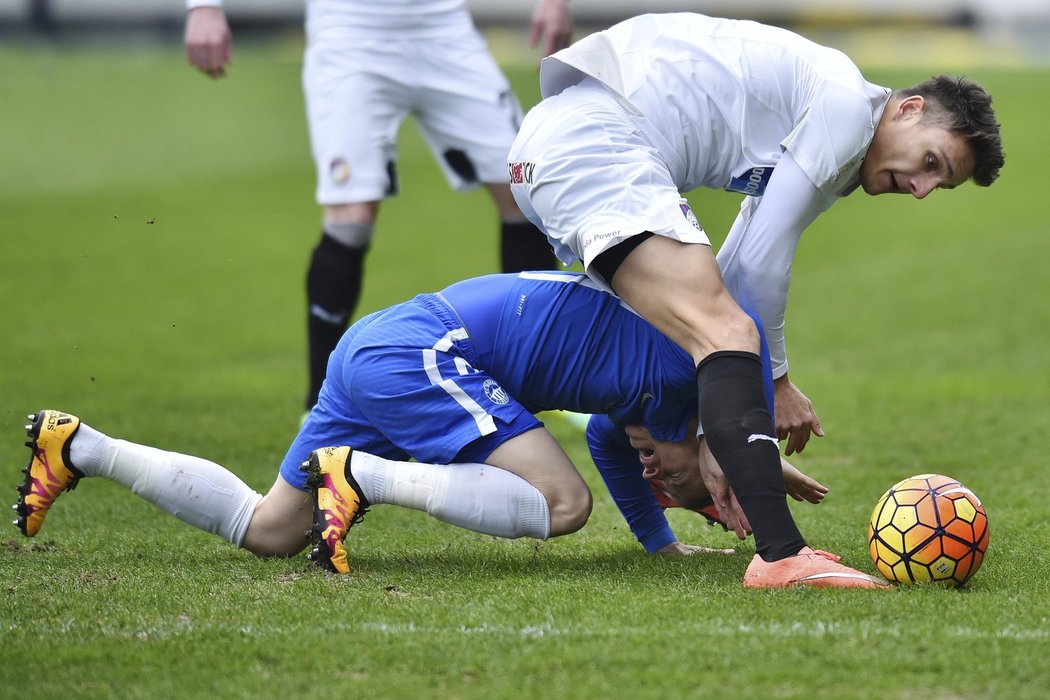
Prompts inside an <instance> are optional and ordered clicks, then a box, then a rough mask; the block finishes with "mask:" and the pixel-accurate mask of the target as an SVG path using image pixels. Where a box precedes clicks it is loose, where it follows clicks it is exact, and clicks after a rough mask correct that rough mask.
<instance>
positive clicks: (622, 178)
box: [509, 83, 710, 286]
mask: <svg viewBox="0 0 1050 700" xmlns="http://www.w3.org/2000/svg"><path fill="white" fill-rule="evenodd" d="M509 160H510V178H511V192H513V194H514V199H515V200H516V201H517V203H518V206H519V207H520V208H521V210H522V212H523V213H524V214H525V215H526V216H527V217H528V218H529V220H531V221H532V223H534V224H536V226H538V227H539V228H540V229H541V230H542V231H545V232H546V234H547V237H548V238H549V239H550V241H551V244H552V245H553V246H554V252H555V253H556V254H557V255H558V258H559V259H560V260H561V261H562V262H564V263H565V264H567V265H568V264H571V263H572V262H574V261H576V260H582V261H583V264H584V267H585V269H587V270H588V273H589V274H590V265H591V262H593V260H594V258H595V257H597V256H598V255H599V254H600V253H602V252H604V251H605V250H608V249H609V248H611V247H613V246H614V245H616V244H617V243H620V242H622V241H624V240H626V239H627V238H630V237H632V236H635V235H638V234H640V233H643V232H645V231H650V232H652V233H654V234H657V235H660V236H667V237H668V238H673V239H675V240H678V241H682V242H684V243H701V244H704V245H710V241H709V240H708V238H707V234H706V233H704V230H703V229H702V228H701V226H700V224H699V222H698V221H697V220H696V217H695V216H694V215H693V213H692V211H691V210H690V209H689V206H688V204H687V203H686V200H685V199H683V198H682V196H681V194H680V193H679V191H678V188H677V187H676V186H675V183H674V181H673V180H672V177H671V172H670V170H669V169H668V167H667V165H666V164H665V163H664V161H663V160H662V159H661V158H660V155H659V153H658V152H657V150H656V149H655V148H654V147H653V145H652V144H651V142H650V141H649V140H648V139H647V138H646V136H645V135H644V134H643V133H642V131H641V130H640V129H639V128H638V126H637V125H636V124H635V123H634V122H633V121H632V117H631V116H630V115H629V114H628V113H627V111H626V110H625V109H624V108H623V106H621V105H620V103H619V102H618V101H617V100H616V99H615V98H614V97H613V96H612V95H611V94H610V93H609V92H608V91H607V90H605V88H603V87H601V86H600V85H598V84H593V83H592V84H589V85H588V84H585V85H577V86H573V87H570V88H568V89H566V90H565V91H564V92H562V93H560V94H558V95H554V96H552V97H548V98H547V99H545V100H544V101H543V102H541V103H540V104H539V105H537V106H536V107H534V108H533V109H532V110H530V111H529V113H528V114H527V115H526V116H525V119H524V121H523V122H522V125H521V129H520V131H519V132H518V137H517V139H516V140H515V142H514V145H513V146H512V147H511V152H510V158H509ZM592 277H594V279H595V281H597V282H599V283H600V284H602V285H603V286H607V285H605V282H604V280H601V279H598V278H599V277H600V275H592Z"/></svg>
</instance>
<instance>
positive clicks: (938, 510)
mask: <svg viewBox="0 0 1050 700" xmlns="http://www.w3.org/2000/svg"><path fill="white" fill-rule="evenodd" d="M868 549H869V551H870V552H871V559H872V561H874V562H875V566H876V568H878V570H879V573H881V574H882V575H883V576H885V577H886V578H887V579H888V580H890V581H895V582H897V583H929V582H934V583H943V584H948V585H952V586H961V585H962V584H964V583H966V581H967V580H969V578H970V577H971V576H973V575H974V573H976V572H977V569H979V568H980V567H981V562H983V561H984V553H985V551H986V550H987V549H988V516H987V515H986V514H985V512H984V506H983V505H981V500H980V499H979V498H977V496H976V495H975V494H974V492H973V491H971V490H970V489H968V488H966V487H965V486H963V485H962V484H961V483H959V482H958V481H956V480H955V479H952V478H951V477H948V476H943V475H941V474H919V475H918V476H913V477H910V478H908V479H905V480H903V481H901V482H899V483H897V484H894V485H893V486H891V487H890V489H889V490H888V491H887V492H886V493H884V494H883V495H882V498H880V499H879V501H878V503H876V504H875V510H874V511H872V513H871V520H870V521H869V523H868Z"/></svg>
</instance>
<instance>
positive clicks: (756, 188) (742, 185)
mask: <svg viewBox="0 0 1050 700" xmlns="http://www.w3.org/2000/svg"><path fill="white" fill-rule="evenodd" d="M772 174H773V166H772V165H760V166H758V167H756V168H751V169H750V170H745V171H744V172H743V174H741V175H737V176H736V177H734V178H733V179H732V180H730V181H729V184H728V185H726V189H727V190H729V191H730V192H739V193H740V194H746V195H748V196H750V197H761V196H762V195H763V194H764V193H765V191H766V185H768V184H769V176H770V175H772Z"/></svg>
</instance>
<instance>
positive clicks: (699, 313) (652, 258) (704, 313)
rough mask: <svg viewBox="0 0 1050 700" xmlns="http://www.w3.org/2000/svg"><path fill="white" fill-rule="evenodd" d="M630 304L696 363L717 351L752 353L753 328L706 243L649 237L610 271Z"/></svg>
mask: <svg viewBox="0 0 1050 700" xmlns="http://www.w3.org/2000/svg"><path fill="white" fill-rule="evenodd" d="M612 286H613V288H614V290H615V291H616V293H617V294H618V295H619V296H620V297H621V298H622V299H624V301H626V302H627V303H628V304H629V305H630V306H631V308H633V309H634V310H635V311H637V312H638V313H639V314H641V315H642V317H643V318H645V319H646V320H647V321H649V322H650V323H652V324H653V325H654V326H656V328H657V329H659V330H660V331H662V332H663V333H664V334H665V335H667V336H668V337H669V338H671V340H673V341H675V343H677V344H678V345H679V346H680V347H682V348H683V349H685V350H686V351H687V352H689V353H690V355H691V356H692V357H693V360H694V361H696V362H699V361H700V360H701V359H703V358H704V357H706V356H707V355H708V354H710V353H712V352H715V351H718V350H742V351H746V352H753V353H756V354H757V353H758V351H759V337H758V331H757V329H756V328H755V324H754V322H753V321H752V319H751V318H750V317H749V316H748V315H747V314H746V313H744V312H743V311H742V310H741V309H740V307H739V306H738V305H737V303H736V301H735V300H734V299H733V297H732V296H731V295H730V294H729V292H728V290H727V289H726V288H725V285H724V284H723V281H722V275H721V272H720V271H719V268H718V263H717V262H716V260H715V256H714V253H713V251H712V250H711V247H710V246H708V245H701V244H697V243H683V242H681V241H677V240H674V239H672V238H669V237H666V236H652V237H650V238H648V239H646V240H645V241H643V242H642V243H641V245H639V246H638V247H637V248H635V249H634V250H633V251H632V252H631V253H630V254H628V256H627V257H626V258H625V259H624V261H623V263H621V265H620V267H619V268H618V269H617V271H616V273H615V274H614V275H613V279H612Z"/></svg>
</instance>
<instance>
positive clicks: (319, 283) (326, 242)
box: [306, 235, 368, 410]
mask: <svg viewBox="0 0 1050 700" xmlns="http://www.w3.org/2000/svg"><path fill="white" fill-rule="evenodd" d="M367 251H368V249H367V248H350V247H348V246H345V245H343V244H342V243H339V242H338V241H336V240H335V239H334V238H332V237H330V236H327V235H322V236H321V242H320V243H318V244H317V247H316V248H314V253H313V257H312V258H311V259H310V268H309V270H308V271H307V273H306V303H307V340H308V359H309V363H310V389H309V391H308V393H307V395H306V408H307V410H309V409H310V408H312V407H313V405H314V404H315V403H317V394H318V393H319V392H320V391H321V383H322V382H323V381H324V376H325V373H326V371H327V370H328V356H329V355H331V354H332V350H334V349H335V346H336V344H337V343H338V342H339V339H340V338H341V337H343V333H344V332H345V331H346V327H347V324H348V322H349V321H350V315H351V314H352V313H353V312H354V308H355V307H356V306H357V299H358V297H359V296H360V294H361V279H362V277H363V276H364V257H365V253H366V252H367Z"/></svg>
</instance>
